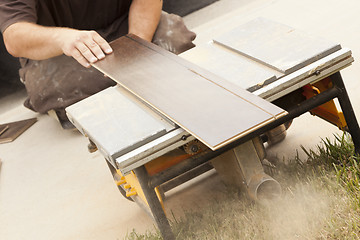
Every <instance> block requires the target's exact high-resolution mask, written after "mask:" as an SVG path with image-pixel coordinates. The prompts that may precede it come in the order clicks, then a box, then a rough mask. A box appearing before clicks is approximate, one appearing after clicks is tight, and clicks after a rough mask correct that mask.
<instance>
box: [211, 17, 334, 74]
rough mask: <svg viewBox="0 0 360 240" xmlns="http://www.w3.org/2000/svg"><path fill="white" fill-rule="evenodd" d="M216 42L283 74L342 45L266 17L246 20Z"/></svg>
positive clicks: (215, 40)
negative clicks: (246, 21)
mask: <svg viewBox="0 0 360 240" xmlns="http://www.w3.org/2000/svg"><path fill="white" fill-rule="evenodd" d="M214 42H216V43H217V44H221V45H223V46H225V47H228V48H230V49H233V50H235V51H238V52H239V53H240V54H243V55H244V56H247V57H249V58H251V59H253V60H255V61H258V62H260V63H262V64H264V65H266V66H269V67H272V68H274V69H276V70H278V71H280V72H283V73H284V74H289V73H292V72H294V71H296V70H299V69H300V68H302V67H304V66H306V65H308V64H310V63H312V62H315V61H316V60H318V59H320V58H323V57H325V56H327V55H329V54H331V53H333V52H335V51H338V50H340V49H341V46H340V45H339V44H335V43H331V42H329V41H327V40H325V39H322V38H319V37H314V36H311V35H309V34H306V33H304V32H302V31H299V30H296V29H293V28H291V27H288V26H286V25H283V24H280V23H276V22H273V21H270V20H267V19H264V18H257V19H255V20H253V21H250V22H248V23H246V24H243V25H241V26H239V27H237V28H235V29H234V30H232V31H229V32H227V33H225V34H224V35H221V36H219V37H217V38H216V39H214Z"/></svg>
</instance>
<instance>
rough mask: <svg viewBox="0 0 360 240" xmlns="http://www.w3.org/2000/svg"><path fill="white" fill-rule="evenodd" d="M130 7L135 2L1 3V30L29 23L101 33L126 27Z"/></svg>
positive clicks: (2, 0) (11, 0)
mask: <svg viewBox="0 0 360 240" xmlns="http://www.w3.org/2000/svg"><path fill="white" fill-rule="evenodd" d="M130 4H131V0H0V30H1V32H4V31H5V29H6V28H7V27H8V26H10V25H11V24H13V23H16V22H23V21H25V22H32V23H37V24H39V25H43V26H57V27H70V28H75V29H79V30H97V31H98V30H100V32H101V30H105V29H107V28H109V26H111V25H112V24H113V23H114V22H117V25H122V26H123V25H124V26H125V24H124V23H123V22H125V21H127V16H128V11H129V7H130ZM123 31H125V30H124V29H123ZM125 33H126V32H125ZM108 34H112V33H107V34H105V35H108ZM104 37H106V36H104Z"/></svg>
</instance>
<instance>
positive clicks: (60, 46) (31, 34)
mask: <svg viewBox="0 0 360 240" xmlns="http://www.w3.org/2000/svg"><path fill="white" fill-rule="evenodd" d="M3 37H4V42H5V46H6V48H7V50H8V52H9V53H10V54H11V55H13V56H15V57H25V58H29V59H33V60H44V59H48V58H51V57H55V56H59V55H61V54H65V55H67V56H71V57H73V58H74V59H76V60H77V61H78V62H79V63H80V64H81V65H83V66H84V67H90V64H91V63H94V62H96V61H98V60H100V59H103V58H104V57H105V54H110V53H111V52H112V49H111V47H110V45H109V44H108V43H107V42H106V41H105V40H104V39H103V38H102V37H101V36H100V35H99V34H98V33H97V32H95V31H80V30H75V29H70V28H59V27H43V26H40V25H37V24H34V23H27V22H19V23H14V24H12V25H11V26H9V27H8V28H7V29H6V30H5V31H4V33H3Z"/></svg>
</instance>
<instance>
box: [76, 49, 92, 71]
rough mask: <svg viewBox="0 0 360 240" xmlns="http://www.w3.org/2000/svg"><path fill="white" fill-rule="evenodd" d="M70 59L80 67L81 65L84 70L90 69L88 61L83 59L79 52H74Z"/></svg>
mask: <svg viewBox="0 0 360 240" xmlns="http://www.w3.org/2000/svg"><path fill="white" fill-rule="evenodd" d="M72 57H73V58H74V59H75V60H76V61H77V62H78V63H80V64H81V65H83V66H84V67H86V68H89V67H90V64H89V61H88V60H87V59H85V57H84V56H83V55H82V53H80V51H78V50H77V51H76V52H75V53H74V54H73V55H72Z"/></svg>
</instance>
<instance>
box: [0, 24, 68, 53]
mask: <svg viewBox="0 0 360 240" xmlns="http://www.w3.org/2000/svg"><path fill="white" fill-rule="evenodd" d="M62 31H64V30H63V29H60V28H51V27H42V26H39V25H36V24H33V23H27V22H20V23H15V24H13V25H11V26H10V27H9V28H8V29H6V30H5V32H4V42H5V45H6V48H7V50H8V51H9V53H10V54H12V55H13V56H16V57H26V58H31V59H34V60H43V59H47V58H50V57H54V56H57V55H60V54H62V50H61V48H60V46H59V44H57V42H56V41H55V40H56V39H57V35H60V32H62Z"/></svg>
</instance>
